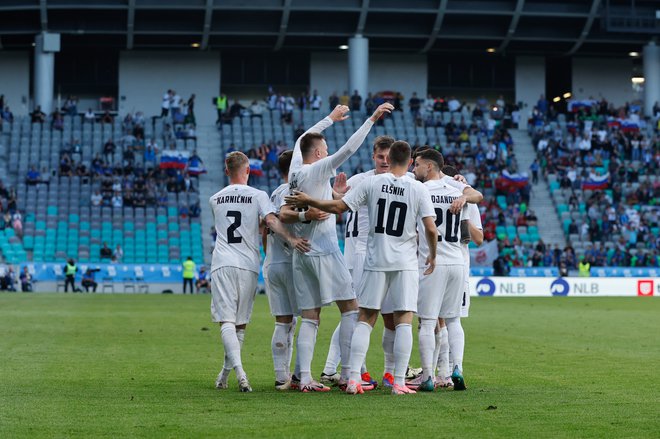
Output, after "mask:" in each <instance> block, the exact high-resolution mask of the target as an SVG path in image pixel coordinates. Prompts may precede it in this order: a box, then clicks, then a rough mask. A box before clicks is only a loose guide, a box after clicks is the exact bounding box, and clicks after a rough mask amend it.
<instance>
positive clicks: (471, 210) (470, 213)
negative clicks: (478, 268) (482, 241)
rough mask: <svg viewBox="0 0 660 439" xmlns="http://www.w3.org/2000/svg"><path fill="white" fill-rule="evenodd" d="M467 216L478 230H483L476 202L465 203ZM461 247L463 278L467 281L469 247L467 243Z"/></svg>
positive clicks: (468, 274) (468, 275) (468, 273)
mask: <svg viewBox="0 0 660 439" xmlns="http://www.w3.org/2000/svg"><path fill="white" fill-rule="evenodd" d="M466 215H467V218H463V219H468V220H470V223H472V225H473V226H474V227H476V228H477V229H479V230H483V225H482V224H481V213H479V207H478V206H477V205H476V204H467V213H466ZM461 249H462V250H463V259H464V261H465V272H464V273H463V275H464V279H465V281H466V282H467V281H468V277H470V249H469V248H468V245H467V244H461Z"/></svg>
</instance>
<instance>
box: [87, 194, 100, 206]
mask: <svg viewBox="0 0 660 439" xmlns="http://www.w3.org/2000/svg"><path fill="white" fill-rule="evenodd" d="M90 201H91V202H92V206H100V205H101V202H102V201H103V196H102V195H101V192H99V191H96V192H94V193H93V194H92V196H91V197H90Z"/></svg>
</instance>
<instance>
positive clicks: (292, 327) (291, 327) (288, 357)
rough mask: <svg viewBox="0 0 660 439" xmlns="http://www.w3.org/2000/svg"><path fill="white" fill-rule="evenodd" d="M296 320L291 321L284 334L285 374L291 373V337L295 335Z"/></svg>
mask: <svg viewBox="0 0 660 439" xmlns="http://www.w3.org/2000/svg"><path fill="white" fill-rule="evenodd" d="M296 323H297V322H296V319H295V318H294V319H293V322H291V323H290V324H289V328H288V329H287V333H286V346H287V349H286V373H287V374H289V373H291V357H292V356H293V337H294V335H295V334H296Z"/></svg>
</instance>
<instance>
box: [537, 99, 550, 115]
mask: <svg viewBox="0 0 660 439" xmlns="http://www.w3.org/2000/svg"><path fill="white" fill-rule="evenodd" d="M536 109H537V110H538V111H539V113H541V114H542V115H545V114H547V112H548V101H547V99H546V98H545V95H541V96H539V100H538V101H537V102H536Z"/></svg>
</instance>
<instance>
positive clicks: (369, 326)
mask: <svg viewBox="0 0 660 439" xmlns="http://www.w3.org/2000/svg"><path fill="white" fill-rule="evenodd" d="M357 325H361V326H366V327H367V328H368V330H369V333H370V334H371V331H372V330H373V329H374V328H372V327H371V325H370V324H369V323H367V322H357ZM357 325H356V326H355V329H357Z"/></svg>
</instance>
